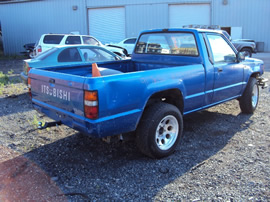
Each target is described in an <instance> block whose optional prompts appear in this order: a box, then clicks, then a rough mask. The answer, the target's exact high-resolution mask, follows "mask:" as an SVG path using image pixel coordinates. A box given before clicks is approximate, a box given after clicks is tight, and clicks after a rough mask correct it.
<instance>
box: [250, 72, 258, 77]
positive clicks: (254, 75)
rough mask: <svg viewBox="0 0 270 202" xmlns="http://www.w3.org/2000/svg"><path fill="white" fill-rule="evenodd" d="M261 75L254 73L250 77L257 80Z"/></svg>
mask: <svg viewBox="0 0 270 202" xmlns="http://www.w3.org/2000/svg"><path fill="white" fill-rule="evenodd" d="M259 75H260V73H258V72H254V73H252V74H251V75H250V77H254V78H257V77H258V76H259Z"/></svg>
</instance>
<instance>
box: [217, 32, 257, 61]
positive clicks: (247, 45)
mask: <svg viewBox="0 0 270 202" xmlns="http://www.w3.org/2000/svg"><path fill="white" fill-rule="evenodd" d="M221 31H222V33H223V34H224V35H225V36H226V37H227V38H228V39H229V40H230V41H231V42H232V44H233V45H234V47H235V48H236V50H237V51H239V52H243V53H244V55H245V56H247V57H252V53H257V48H256V43H255V41H254V40H252V39H236V40H232V38H231V36H230V35H229V34H228V32H226V31H225V30H221Z"/></svg>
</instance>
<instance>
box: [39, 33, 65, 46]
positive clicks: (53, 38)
mask: <svg viewBox="0 0 270 202" xmlns="http://www.w3.org/2000/svg"><path fill="white" fill-rule="evenodd" d="M63 37H64V35H45V36H44V39H43V43H44V44H59V43H60V42H61V40H62V39H63Z"/></svg>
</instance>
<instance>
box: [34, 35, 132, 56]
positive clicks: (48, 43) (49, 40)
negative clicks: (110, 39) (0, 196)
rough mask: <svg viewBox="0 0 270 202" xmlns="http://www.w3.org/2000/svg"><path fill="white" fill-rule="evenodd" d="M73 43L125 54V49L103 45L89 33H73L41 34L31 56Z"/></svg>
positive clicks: (121, 54)
mask: <svg viewBox="0 0 270 202" xmlns="http://www.w3.org/2000/svg"><path fill="white" fill-rule="evenodd" d="M74 44H87V45H92V46H100V47H103V48H106V49H108V50H109V51H111V52H113V53H115V54H117V55H119V56H121V57H126V56H127V50H125V49H124V48H122V47H117V46H113V47H112V46H107V45H103V44H102V43H101V42H100V41H98V40H97V39H96V38H94V37H92V36H89V35H75V34H43V35H42V36H41V37H40V39H39V41H38V43H37V45H36V47H35V49H34V52H33V53H34V54H33V56H37V55H39V54H40V53H43V52H44V51H46V50H48V49H50V48H53V47H55V46H57V45H74Z"/></svg>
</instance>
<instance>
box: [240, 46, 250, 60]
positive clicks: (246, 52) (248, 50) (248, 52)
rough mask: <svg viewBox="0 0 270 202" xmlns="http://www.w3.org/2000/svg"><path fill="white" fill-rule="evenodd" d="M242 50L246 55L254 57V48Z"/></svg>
mask: <svg viewBox="0 0 270 202" xmlns="http://www.w3.org/2000/svg"><path fill="white" fill-rule="evenodd" d="M240 52H243V53H244V54H245V56H248V57H250V58H251V57H252V50H251V49H250V48H242V49H241V51H240Z"/></svg>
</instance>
